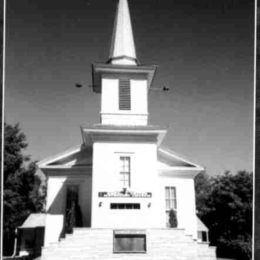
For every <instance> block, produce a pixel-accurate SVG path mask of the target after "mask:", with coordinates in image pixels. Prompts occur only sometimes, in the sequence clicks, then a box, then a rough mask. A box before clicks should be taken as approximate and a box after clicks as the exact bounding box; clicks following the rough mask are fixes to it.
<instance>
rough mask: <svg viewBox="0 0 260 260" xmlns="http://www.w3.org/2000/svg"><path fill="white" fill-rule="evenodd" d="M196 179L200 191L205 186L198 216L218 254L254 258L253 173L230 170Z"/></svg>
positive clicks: (241, 259) (245, 259)
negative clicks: (252, 246)
mask: <svg viewBox="0 0 260 260" xmlns="http://www.w3.org/2000/svg"><path fill="white" fill-rule="evenodd" d="M204 180H205V179H204ZM195 182H196V186H197V188H196V190H197V191H198V190H199V191H200V190H201V189H204V192H201V191H200V192H198V193H197V194H198V195H197V196H198V197H197V200H198V201H199V203H198V215H199V217H200V218H201V219H202V221H203V222H204V223H205V224H206V225H207V226H208V228H209V237H210V241H211V243H212V244H213V245H215V246H217V254H218V256H219V257H231V258H235V259H237V260H249V259H251V239H252V173H248V172H245V171H240V172H238V173H237V174H235V175H232V174H230V173H229V172H226V173H224V174H223V175H219V176H216V177H212V178H210V179H208V180H206V181H203V182H201V176H200V177H199V179H198V180H197V179H195ZM200 186H201V188H200Z"/></svg>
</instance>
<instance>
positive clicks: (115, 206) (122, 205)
mask: <svg viewBox="0 0 260 260" xmlns="http://www.w3.org/2000/svg"><path fill="white" fill-rule="evenodd" d="M140 207H141V206H140V203H111V204H110V209H140Z"/></svg>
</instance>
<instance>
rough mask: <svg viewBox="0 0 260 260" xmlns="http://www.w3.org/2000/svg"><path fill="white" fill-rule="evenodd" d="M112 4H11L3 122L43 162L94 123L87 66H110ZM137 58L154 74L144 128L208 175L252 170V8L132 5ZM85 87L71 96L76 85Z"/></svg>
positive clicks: (95, 104)
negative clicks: (157, 128) (156, 130)
mask: <svg viewBox="0 0 260 260" xmlns="http://www.w3.org/2000/svg"><path fill="white" fill-rule="evenodd" d="M116 4H117V1H116V0H73V1H71V0H19V1H17V0H8V1H7V21H6V22H7V34H6V44H7V48H6V88H5V93H6V95H5V120H6V122H8V123H12V124H13V123H16V122H20V124H21V127H22V130H23V132H24V133H25V134H26V136H27V138H28V142H29V147H28V149H27V153H29V154H31V155H32V159H35V160H40V159H44V158H45V157H47V156H50V155H55V154H56V153H59V152H62V151H63V150H65V149H67V148H69V147H73V146H75V145H77V144H80V143H81V142H82V139H81V134H80V125H88V124H93V123H99V112H100V95H99V94H94V93H93V92H92V90H91V88H89V87H88V86H89V85H91V84H92V82H91V67H90V65H91V63H93V62H106V61H107V60H108V55H109V48H110V46H109V45H110V41H111V35H112V29H113V28H112V27H113V22H114V16H115V10H116ZM129 6H130V12H131V18H132V24H133V31H134V38H135V44H136V50H137V56H138V59H139V61H140V62H141V63H142V64H156V65H158V66H159V68H158V70H157V73H156V76H155V80H154V82H153V87H162V86H164V85H165V86H167V87H169V91H168V92H158V91H154V92H152V91H151V92H150V94H149V112H150V123H151V124H155V125H158V124H159V125H166V126H168V134H167V137H166V139H165V141H164V142H163V145H164V146H167V147H169V148H170V149H172V150H173V151H175V152H177V153H179V154H181V155H184V156H185V157H187V158H189V159H190V160H193V161H194V162H196V163H198V164H200V165H202V166H205V167H206V169H207V172H208V173H209V174H219V173H223V172H224V171H225V170H231V171H232V172H236V171H237V170H243V169H246V170H252V154H253V152H252V151H253V94H254V90H253V69H254V66H253V55H254V46H253V44H254V2H253V1H246V0H200V1H198V0H160V1H159V0H129ZM77 82H79V83H82V84H83V85H84V86H85V87H83V88H75V87H74V85H75V83H77Z"/></svg>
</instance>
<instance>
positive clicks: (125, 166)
mask: <svg viewBox="0 0 260 260" xmlns="http://www.w3.org/2000/svg"><path fill="white" fill-rule="evenodd" d="M120 182H121V183H122V186H123V187H124V188H129V187H130V157H129V156H120Z"/></svg>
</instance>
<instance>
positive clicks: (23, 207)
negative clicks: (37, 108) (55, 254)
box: [3, 123, 44, 255]
mask: <svg viewBox="0 0 260 260" xmlns="http://www.w3.org/2000/svg"><path fill="white" fill-rule="evenodd" d="M27 146H28V143H27V141H26V136H25V135H24V133H22V132H21V129H20V126H19V124H16V125H14V126H12V125H9V124H6V123H5V126H4V194H3V203H4V205H3V208H4V224H3V251H4V252H3V253H4V255H9V254H11V253H12V249H13V241H14V236H15V229H16V228H17V227H18V226H20V225H21V224H22V223H23V222H24V221H25V219H26V218H27V217H28V216H29V214H30V213H32V212H39V211H41V210H42V208H43V203H42V201H43V200H44V195H42V196H39V187H40V184H41V181H40V179H39V177H38V176H36V175H35V172H36V164H35V162H30V157H29V156H27V155H24V149H25V148H26V147H27Z"/></svg>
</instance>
